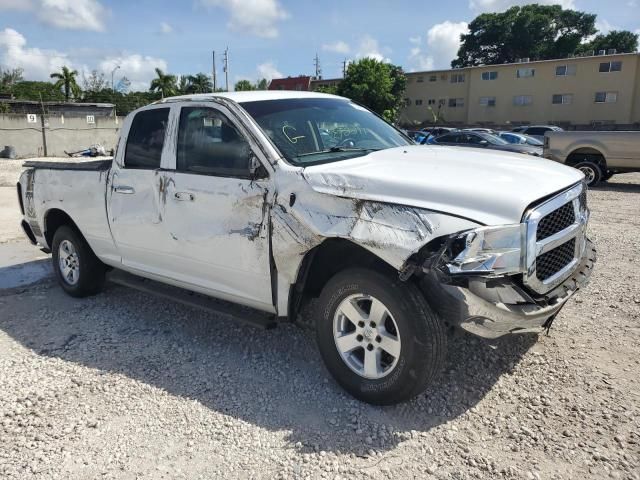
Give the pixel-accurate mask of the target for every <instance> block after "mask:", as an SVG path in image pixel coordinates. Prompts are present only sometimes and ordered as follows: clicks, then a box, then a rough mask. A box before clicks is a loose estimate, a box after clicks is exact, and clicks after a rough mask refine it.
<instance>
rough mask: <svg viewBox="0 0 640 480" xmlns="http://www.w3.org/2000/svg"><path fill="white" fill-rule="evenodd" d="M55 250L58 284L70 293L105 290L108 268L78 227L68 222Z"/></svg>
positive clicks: (80, 294)
mask: <svg viewBox="0 0 640 480" xmlns="http://www.w3.org/2000/svg"><path fill="white" fill-rule="evenodd" d="M51 252H52V261H53V271H54V272H55V275H56V278H57V279H58V283H59V284H60V286H61V287H62V288H63V290H64V291H65V292H67V293H68V294H69V295H71V296H73V297H86V296H88V295H93V294H96V293H98V292H99V291H100V290H101V289H102V285H103V284H104V275H105V271H106V267H105V265H104V264H103V263H102V262H101V261H100V260H98V257H96V256H95V254H94V253H93V251H92V250H91V247H90V246H89V244H88V243H87V242H86V240H85V239H84V238H82V236H81V235H80V234H79V233H78V232H77V231H76V230H75V229H73V228H71V227H69V226H67V225H63V226H62V227H60V228H58V229H57V230H56V233H55V234H54V236H53V242H52V245H51Z"/></svg>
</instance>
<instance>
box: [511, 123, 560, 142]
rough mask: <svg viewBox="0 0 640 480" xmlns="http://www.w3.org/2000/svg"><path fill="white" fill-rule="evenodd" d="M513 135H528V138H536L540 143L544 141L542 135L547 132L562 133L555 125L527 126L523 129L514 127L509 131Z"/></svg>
mask: <svg viewBox="0 0 640 480" xmlns="http://www.w3.org/2000/svg"><path fill="white" fill-rule="evenodd" d="M511 131H512V132H514V133H522V134H524V135H529V136H530V137H534V138H537V139H538V140H540V141H544V134H545V133H547V132H562V131H563V130H562V128H560V127H556V126H555V125H529V126H523V127H516V128H514V129H512V130H511Z"/></svg>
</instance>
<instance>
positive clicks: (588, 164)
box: [574, 160, 602, 187]
mask: <svg viewBox="0 0 640 480" xmlns="http://www.w3.org/2000/svg"><path fill="white" fill-rule="evenodd" d="M574 168H577V169H578V170H580V171H581V172H582V173H584V176H585V178H586V182H587V185H588V186H589V187H593V186H595V185H597V184H598V183H600V181H601V180H602V169H601V168H600V165H598V164H597V163H596V162H594V161H591V160H582V161H581V162H578V163H576V164H575V165H574Z"/></svg>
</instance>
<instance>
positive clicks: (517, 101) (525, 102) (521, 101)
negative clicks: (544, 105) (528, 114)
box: [513, 95, 533, 107]
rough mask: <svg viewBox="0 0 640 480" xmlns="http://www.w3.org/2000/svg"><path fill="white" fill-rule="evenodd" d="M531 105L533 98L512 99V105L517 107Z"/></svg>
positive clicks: (523, 96)
mask: <svg viewBox="0 0 640 480" xmlns="http://www.w3.org/2000/svg"><path fill="white" fill-rule="evenodd" d="M532 103H533V97H532V96H531V95H516V96H515V97H513V104H514V105H515V106H517V107H524V106H526V105H531V104H532Z"/></svg>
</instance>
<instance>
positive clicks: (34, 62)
mask: <svg viewBox="0 0 640 480" xmlns="http://www.w3.org/2000/svg"><path fill="white" fill-rule="evenodd" d="M0 64H2V65H4V66H6V67H9V68H22V69H23V70H24V76H25V78H27V79H29V80H48V79H49V75H50V74H51V73H52V72H55V71H57V70H60V68H61V67H62V66H63V65H66V66H68V67H70V68H74V63H73V62H72V61H71V60H70V59H69V57H68V56H67V54H65V53H62V52H58V51H56V50H43V49H40V48H33V47H27V39H26V38H25V37H24V36H23V35H22V34H21V33H19V32H17V31H15V30H13V29H12V28H5V29H4V30H2V31H0Z"/></svg>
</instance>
